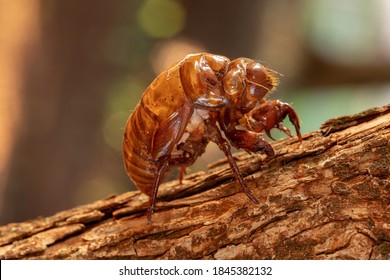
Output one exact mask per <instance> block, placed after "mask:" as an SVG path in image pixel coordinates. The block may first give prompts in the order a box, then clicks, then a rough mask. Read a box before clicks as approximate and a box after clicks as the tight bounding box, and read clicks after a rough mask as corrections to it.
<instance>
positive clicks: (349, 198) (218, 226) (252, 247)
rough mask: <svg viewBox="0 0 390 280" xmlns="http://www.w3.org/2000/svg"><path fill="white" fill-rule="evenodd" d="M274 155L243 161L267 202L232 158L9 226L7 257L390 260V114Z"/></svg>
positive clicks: (325, 130)
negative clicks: (242, 183) (152, 197)
mask: <svg viewBox="0 0 390 280" xmlns="http://www.w3.org/2000/svg"><path fill="white" fill-rule="evenodd" d="M273 147H274V149H275V152H276V155H275V157H273V158H266V157H265V156H262V155H248V154H245V153H238V154H235V157H236V159H237V162H238V165H239V167H240V169H241V170H242V171H243V172H244V173H245V174H246V178H245V180H246V183H247V184H248V186H249V187H250V189H251V190H252V192H253V193H254V195H255V196H256V197H257V198H258V199H259V201H260V202H261V203H260V204H259V205H256V204H254V203H252V202H251V201H250V200H249V199H248V198H247V197H246V195H245V194H243V193H242V192H241V189H240V187H239V186H238V185H237V183H236V182H235V180H234V179H233V177H232V173H231V171H230V169H229V167H228V166H227V163H226V161H225V160H221V161H219V162H217V163H215V164H213V165H212V166H209V169H208V171H206V172H200V173H196V174H193V175H190V176H188V177H187V178H186V180H185V182H184V184H183V185H179V184H178V182H177V181H172V182H168V183H166V184H163V185H162V186H161V187H160V192H159V199H160V200H159V202H158V203H157V211H156V213H155V214H153V217H152V219H153V221H152V223H151V224H147V223H146V218H145V208H146V207H147V202H148V197H147V196H145V195H143V194H140V193H139V192H137V191H135V192H128V193H124V194H121V195H118V196H112V197H109V198H106V199H103V200H99V201H96V202H94V203H91V204H88V205H83V206H80V207H77V208H74V209H70V210H66V211H63V212H60V213H57V214H56V215H54V216H51V217H46V218H38V219H35V220H30V221H26V222H23V223H13V224H8V225H5V226H3V227H0V246H1V247H0V258H1V259H389V258H390V182H389V177H390V176H389V174H390V172H389V166H390V106H389V105H387V106H385V107H382V108H375V109H370V110H368V111H365V112H362V113H359V114H356V115H352V116H346V117H340V118H336V119H331V120H328V121H327V122H326V123H324V124H323V125H322V126H321V129H320V130H318V131H314V132H311V133H308V134H306V135H304V141H303V143H302V144H300V143H299V142H297V140H296V137H295V138H293V139H286V140H283V141H278V142H275V143H273Z"/></svg>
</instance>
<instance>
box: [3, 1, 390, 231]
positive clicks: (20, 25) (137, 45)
mask: <svg viewBox="0 0 390 280" xmlns="http://www.w3.org/2000/svg"><path fill="white" fill-rule="evenodd" d="M389 15H390V1H388V0H371V1H365V0H300V1H298V0H296V1H292V0H279V1H272V0H258V1H246V0H244V1H234V0H219V1H208V0H197V1H190V0H144V1H141V0H138V1H137V0H117V1H103V0H95V1H78V0H67V1H60V0H51V1H49V0H13V1H5V0H0V61H1V63H0V224H1V225H2V224H5V223H9V222H18V221H23V220H26V219H30V218H35V217H37V216H45V215H51V214H54V213H55V212H57V211H60V210H65V209H67V208H70V207H74V206H77V205H79V204H83V203H88V202H91V201H94V200H97V199H102V198H104V197H106V196H108V195H110V194H113V193H117V194H119V193H123V192H126V191H129V190H134V185H133V184H132V182H130V180H129V179H128V177H127V175H126V173H125V171H124V168H123V164H122V154H121V153H122V151H121V147H122V146H121V145H122V143H121V142H122V135H123V132H124V127H125V123H126V120H127V118H128V116H129V114H130V112H131V110H132V109H133V108H134V107H135V105H136V104H137V102H138V101H139V99H140V96H141V94H142V93H143V91H144V90H145V88H146V87H147V86H148V85H149V84H150V82H151V81H152V80H153V79H154V78H155V77H156V75H158V74H159V73H160V72H161V71H163V70H164V69H165V68H167V67H168V66H169V65H172V63H174V62H176V61H178V60H180V59H182V58H183V57H184V56H185V55H186V54H188V53H193V52H200V51H206V52H211V53H215V54H221V55H225V56H227V57H229V58H236V57H241V56H243V57H249V58H252V59H256V60H259V61H260V62H262V63H263V64H265V65H266V66H268V67H270V68H272V69H274V70H276V71H278V72H280V73H282V74H283V77H281V78H280V86H279V88H278V91H277V92H275V93H273V94H272V99H281V100H283V101H286V102H290V103H291V104H292V105H293V107H294V108H295V109H296V110H297V111H298V114H299V116H300V118H301V121H302V131H303V133H305V132H309V131H312V130H316V129H318V128H319V126H320V124H321V123H322V122H324V121H325V120H326V119H328V118H331V117H336V116H340V115H346V114H351V113H357V112H359V111H361V110H364V109H368V108H370V107H375V106H383V105H385V104H388V103H389V102H390V16H389ZM283 137H284V136H283ZM221 157H223V155H222V153H220V152H219V151H218V149H217V148H216V146H215V145H210V148H209V149H208V151H207V154H206V155H204V156H203V157H202V158H201V159H199V160H198V161H197V165H194V166H192V167H191V168H190V172H193V171H198V170H201V169H203V168H204V166H205V165H206V164H207V163H209V162H212V161H214V160H216V159H218V158H221Z"/></svg>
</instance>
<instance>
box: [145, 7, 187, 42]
mask: <svg viewBox="0 0 390 280" xmlns="http://www.w3.org/2000/svg"><path fill="white" fill-rule="evenodd" d="M137 16H138V18H137V19H138V24H139V25H140V27H141V28H142V30H143V31H144V32H145V33H146V34H147V35H149V36H151V37H155V38H169V37H172V36H174V35H176V34H177V33H178V32H180V31H181V30H182V29H183V27H184V23H185V16H186V14H185V9H184V8H183V6H182V5H181V4H180V3H179V2H177V1H174V0H147V1H144V2H143V5H142V6H141V8H140V10H139V11H138V14H137Z"/></svg>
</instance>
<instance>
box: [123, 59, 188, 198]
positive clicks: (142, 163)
mask: <svg viewBox="0 0 390 280" xmlns="http://www.w3.org/2000/svg"><path fill="white" fill-rule="evenodd" d="M178 67H179V66H176V67H173V68H171V69H170V70H169V71H165V72H163V73H162V74H161V75H159V76H158V77H157V78H156V79H155V80H154V81H153V83H152V84H151V85H150V86H149V87H148V88H147V89H146V91H145V92H144V94H143V96H142V99H141V101H140V103H139V104H138V105H137V106H136V108H135V109H134V111H133V113H132V114H131V116H130V118H129V119H128V121H127V124H126V129H125V134H124V139H123V160H124V163H125V167H126V170H127V173H128V175H129V176H130V178H131V179H132V180H133V182H134V183H135V184H136V186H137V187H138V188H139V189H140V190H141V191H142V192H143V193H145V194H147V195H151V192H152V189H153V188H152V186H153V181H154V177H155V175H156V173H157V169H158V166H159V164H160V161H161V159H163V158H164V157H166V156H168V155H169V154H170V152H171V151H172V149H173V148H174V146H175V145H176V144H177V141H178V140H179V139H180V138H181V135H182V134H183V132H184V128H185V126H186V124H187V121H188V119H189V117H190V114H191V110H186V108H188V106H186V105H185V104H186V102H188V100H187V97H186V95H185V93H184V91H183V88H182V86H181V80H180V75H179V71H178Z"/></svg>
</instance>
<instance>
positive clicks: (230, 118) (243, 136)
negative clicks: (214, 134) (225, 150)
mask: <svg viewBox="0 0 390 280" xmlns="http://www.w3.org/2000/svg"><path fill="white" fill-rule="evenodd" d="M240 118H242V114H240V113H239V112H237V111H234V110H230V109H225V110H224V111H223V112H222V113H221V114H220V118H219V120H218V123H219V125H220V127H221V129H222V130H223V132H224V133H225V135H226V137H227V138H228V139H229V141H230V143H231V144H232V145H233V146H234V147H235V148H237V149H244V150H245V151H247V152H248V153H257V152H262V153H264V154H266V155H267V156H273V155H274V154H275V152H274V150H273V148H272V146H271V145H270V144H269V143H268V142H267V141H266V140H265V139H264V138H263V137H262V134H261V133H258V132H254V131H249V130H243V129H237V128H236V126H238V125H239V123H238V120H239V119H240Z"/></svg>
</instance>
